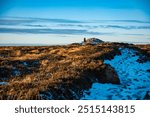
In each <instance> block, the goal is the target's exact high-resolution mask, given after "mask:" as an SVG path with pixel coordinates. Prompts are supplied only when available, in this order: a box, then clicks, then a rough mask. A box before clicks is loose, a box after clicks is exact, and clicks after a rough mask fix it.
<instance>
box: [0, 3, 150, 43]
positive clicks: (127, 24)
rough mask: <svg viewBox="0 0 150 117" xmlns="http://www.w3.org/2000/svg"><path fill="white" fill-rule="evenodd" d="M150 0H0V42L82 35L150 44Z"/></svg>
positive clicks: (67, 40) (66, 40) (79, 37)
mask: <svg viewBox="0 0 150 117" xmlns="http://www.w3.org/2000/svg"><path fill="white" fill-rule="evenodd" d="M149 5H150V0H0V8H1V10H0V44H68V43H74V42H81V41H82V40H83V38H84V37H86V38H90V37H96V38H100V39H102V40H104V41H113V42H131V43H132V42H136V43H150V8H149Z"/></svg>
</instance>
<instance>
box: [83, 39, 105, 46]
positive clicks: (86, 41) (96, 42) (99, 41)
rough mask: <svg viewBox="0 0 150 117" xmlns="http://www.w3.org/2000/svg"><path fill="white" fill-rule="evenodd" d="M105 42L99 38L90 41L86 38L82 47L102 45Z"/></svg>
mask: <svg viewBox="0 0 150 117" xmlns="http://www.w3.org/2000/svg"><path fill="white" fill-rule="evenodd" d="M103 42H104V41H102V40H100V39H98V38H89V39H86V38H84V41H83V42H82V45H87V44H91V45H96V44H100V43H103Z"/></svg>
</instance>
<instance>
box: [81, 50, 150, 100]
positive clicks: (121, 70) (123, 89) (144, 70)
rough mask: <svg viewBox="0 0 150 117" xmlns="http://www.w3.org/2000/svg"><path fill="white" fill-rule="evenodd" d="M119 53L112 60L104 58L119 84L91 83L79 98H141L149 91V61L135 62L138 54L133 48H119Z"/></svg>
mask: <svg viewBox="0 0 150 117" xmlns="http://www.w3.org/2000/svg"><path fill="white" fill-rule="evenodd" d="M120 51H121V55H117V56H115V57H114V59H112V60H105V61H104V63H105V64H110V65H111V66H112V67H113V68H114V69H115V70H116V72H117V74H118V76H119V79H120V82H121V84H120V85H114V84H101V83H93V85H92V87H91V88H90V89H89V90H88V91H84V94H83V97H82V98H81V99H113V100H115V99H125V100H127V99H132V100H135V99H143V98H144V96H145V94H146V92H147V91H150V72H148V70H150V61H148V62H144V63H139V62H137V60H138V58H139V55H138V54H137V53H138V52H137V51H135V50H133V49H128V48H120Z"/></svg>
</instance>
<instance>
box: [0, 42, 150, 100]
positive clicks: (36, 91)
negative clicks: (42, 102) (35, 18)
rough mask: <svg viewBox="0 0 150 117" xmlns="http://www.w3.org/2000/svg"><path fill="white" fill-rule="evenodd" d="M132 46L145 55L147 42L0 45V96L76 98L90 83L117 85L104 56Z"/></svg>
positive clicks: (148, 48)
mask: <svg viewBox="0 0 150 117" xmlns="http://www.w3.org/2000/svg"><path fill="white" fill-rule="evenodd" d="M120 47H129V48H130V47H132V48H136V49H139V50H140V51H142V52H143V53H145V54H146V56H148V55H149V54H150V53H149V52H150V45H147V46H146V45H139V46H135V45H128V44H121V43H101V44H98V45H90V44H88V45H80V44H71V45H64V46H29V47H0V82H6V83H7V84H3V85H2V84H1V85H0V94H1V95H0V99H80V97H81V96H82V93H83V89H88V88H90V87H91V84H92V83H94V82H101V83H113V84H119V83H120V81H119V79H118V76H117V74H116V72H115V70H114V69H113V68H112V67H111V66H110V65H107V64H104V63H103V61H104V59H112V58H113V57H114V56H115V55H117V54H120V51H119V49H118V48H120Z"/></svg>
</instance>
